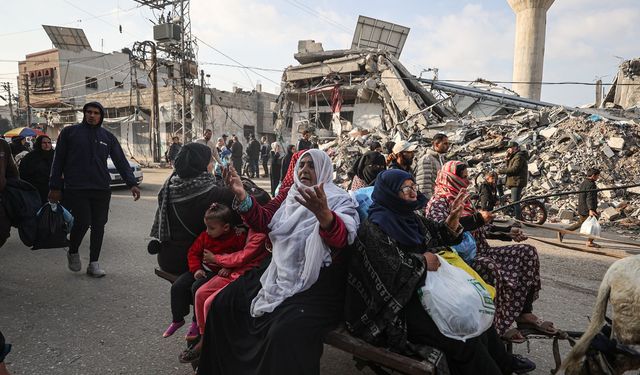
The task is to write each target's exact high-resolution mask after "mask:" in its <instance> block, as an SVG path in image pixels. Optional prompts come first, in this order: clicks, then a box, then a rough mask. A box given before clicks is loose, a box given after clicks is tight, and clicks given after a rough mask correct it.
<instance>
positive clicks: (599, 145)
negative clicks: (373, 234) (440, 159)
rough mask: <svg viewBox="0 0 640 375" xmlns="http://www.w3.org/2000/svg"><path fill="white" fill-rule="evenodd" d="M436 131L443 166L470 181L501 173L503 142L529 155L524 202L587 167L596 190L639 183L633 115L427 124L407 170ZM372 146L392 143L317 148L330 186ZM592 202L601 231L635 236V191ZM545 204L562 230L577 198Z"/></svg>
mask: <svg viewBox="0 0 640 375" xmlns="http://www.w3.org/2000/svg"><path fill="white" fill-rule="evenodd" d="M437 132H443V133H446V134H447V135H448V136H449V139H450V141H451V142H452V144H453V145H452V148H451V150H450V152H449V154H448V155H447V159H448V160H452V159H457V160H462V161H465V162H467V163H468V164H469V165H470V167H471V172H472V173H471V176H474V177H475V176H477V175H478V174H481V173H482V172H486V171H489V170H497V169H498V168H500V167H501V166H502V165H501V164H502V163H504V160H505V155H506V144H507V142H508V141H510V140H515V141H517V142H518V143H520V144H521V146H522V147H524V148H525V149H526V150H527V151H528V152H529V155H530V159H529V175H530V180H529V184H528V186H527V188H526V191H525V193H524V196H525V197H526V196H534V195H536V196H537V195H546V194H551V193H556V192H558V193H560V192H567V191H576V190H578V187H579V185H580V183H581V182H582V180H583V179H584V174H585V172H586V170H587V169H588V168H590V167H597V168H599V169H600V170H601V171H602V174H601V176H600V180H599V181H598V186H599V187H613V186H622V185H630V184H637V183H640V116H638V114H637V113H635V112H634V111H623V110H614V109H607V110H604V109H603V110H597V111H595V110H592V109H585V110H582V109H567V108H565V107H552V108H545V109H542V110H521V111H519V112H515V113H512V114H507V115H498V116H492V117H488V118H462V119H459V120H455V121H449V122H446V123H442V124H433V125H429V126H428V127H427V129H426V130H422V131H419V130H418V129H415V132H414V134H413V135H412V136H411V138H410V140H412V141H415V142H416V143H418V144H419V145H420V148H419V151H418V153H417V156H416V161H415V162H414V165H415V164H417V163H416V162H417V160H419V158H420V157H421V156H422V154H423V153H424V151H425V150H426V148H427V147H430V142H429V140H430V138H431V137H432V136H433V134H435V133H437ZM372 140H378V141H380V142H381V143H382V144H383V145H384V143H385V142H386V141H389V140H393V138H392V137H391V136H390V134H387V133H385V132H384V131H382V130H379V131H377V132H375V131H374V132H372V133H368V132H367V131H360V130H359V129H354V130H353V131H351V132H350V133H349V134H343V135H342V136H341V137H340V138H339V139H338V140H335V141H331V142H329V143H326V144H323V145H321V146H320V147H321V148H322V149H325V150H327V151H328V152H329V154H330V155H332V156H333V158H334V161H335V165H336V171H337V173H336V180H337V181H338V182H340V181H345V180H346V179H347V176H346V172H347V170H348V169H349V167H350V165H351V164H352V163H353V162H354V161H355V160H356V159H357V156H358V155H360V154H362V153H363V152H364V151H366V149H367V145H368V144H369V143H370V142H371V141H372ZM599 201H600V206H599V209H600V212H601V220H600V222H601V225H602V226H603V227H610V228H611V230H613V231H615V232H616V233H618V234H625V235H630V236H632V237H640V187H635V188H629V189H618V190H609V191H602V192H600V193H599ZM546 204H547V207H548V211H549V221H551V222H564V223H569V222H570V221H572V220H573V219H574V215H575V214H576V208H577V195H569V196H560V197H551V198H547V199H546Z"/></svg>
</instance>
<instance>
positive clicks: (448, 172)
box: [434, 160, 475, 216]
mask: <svg viewBox="0 0 640 375" xmlns="http://www.w3.org/2000/svg"><path fill="white" fill-rule="evenodd" d="M460 165H464V163H463V162H460V161H456V160H451V161H448V162H446V163H445V164H444V165H443V166H442V169H440V172H438V177H436V185H435V188H434V196H438V197H442V198H445V199H446V200H447V203H449V204H451V203H453V201H454V200H455V199H456V197H457V196H458V193H460V190H462V189H464V188H467V187H468V186H469V184H470V182H469V179H467V178H462V177H460V176H458V175H457V174H456V169H457V168H458V166H460ZM474 213H475V210H474V208H473V206H472V205H471V201H470V200H467V201H466V202H464V211H463V213H462V216H470V215H473V214H474Z"/></svg>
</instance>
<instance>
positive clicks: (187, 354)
mask: <svg viewBox="0 0 640 375" xmlns="http://www.w3.org/2000/svg"><path fill="white" fill-rule="evenodd" d="M199 359H200V350H197V349H196V348H195V347H193V348H189V349H185V350H184V351H183V352H182V353H180V355H179V356H178V361H180V363H193V362H196V361H198V360H199Z"/></svg>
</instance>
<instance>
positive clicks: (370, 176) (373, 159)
mask: <svg viewBox="0 0 640 375" xmlns="http://www.w3.org/2000/svg"><path fill="white" fill-rule="evenodd" d="M385 169H387V163H386V160H385V158H384V155H382V154H381V153H379V152H377V151H367V152H366V153H365V154H364V155H362V157H361V158H360V161H359V162H358V167H357V169H356V175H357V176H358V177H360V179H361V180H363V181H364V182H366V183H367V185H371V183H372V182H373V181H374V180H375V179H376V177H377V176H378V174H380V172H382V171H384V170H385Z"/></svg>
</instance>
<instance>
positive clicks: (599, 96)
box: [596, 79, 602, 108]
mask: <svg viewBox="0 0 640 375" xmlns="http://www.w3.org/2000/svg"><path fill="white" fill-rule="evenodd" d="M601 106H602V80H601V79H599V80H597V81H596V108H600V107H601Z"/></svg>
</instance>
